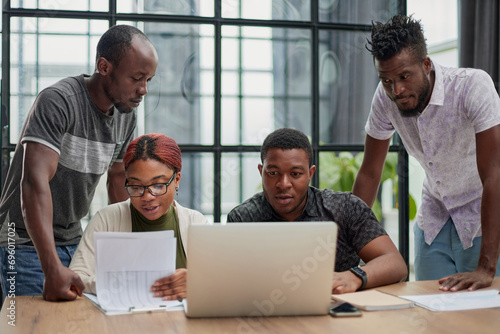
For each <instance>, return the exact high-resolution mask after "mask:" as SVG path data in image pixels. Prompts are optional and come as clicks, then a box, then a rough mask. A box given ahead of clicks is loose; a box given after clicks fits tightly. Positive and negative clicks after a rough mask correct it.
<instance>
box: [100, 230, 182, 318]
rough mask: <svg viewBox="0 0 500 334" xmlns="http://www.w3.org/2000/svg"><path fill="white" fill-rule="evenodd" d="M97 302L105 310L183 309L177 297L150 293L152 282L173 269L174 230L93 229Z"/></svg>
mask: <svg viewBox="0 0 500 334" xmlns="http://www.w3.org/2000/svg"><path fill="white" fill-rule="evenodd" d="M94 239H95V250H96V257H95V258H96V266H95V268H96V290H97V298H96V299H97V300H96V302H97V303H96V302H94V301H93V302H94V303H96V304H98V305H97V306H99V307H100V308H101V309H102V310H103V311H104V312H106V313H109V314H111V313H112V314H117V313H120V312H123V313H129V312H144V311H157V310H167V309H169V308H171V307H174V308H175V309H179V307H180V309H182V303H181V302H179V301H164V300H162V299H161V298H158V297H153V293H152V292H151V291H150V288H151V286H152V285H153V283H154V282H155V281H156V280H158V279H160V278H163V277H166V276H169V275H171V274H173V273H174V272H175V258H176V238H174V233H173V231H158V232H139V233H132V232H96V233H95V235H94Z"/></svg>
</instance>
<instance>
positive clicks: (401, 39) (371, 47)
mask: <svg viewBox="0 0 500 334" xmlns="http://www.w3.org/2000/svg"><path fill="white" fill-rule="evenodd" d="M365 47H366V49H367V50H368V51H370V52H371V54H372V55H373V57H374V58H376V59H377V60H388V59H390V58H392V57H394V56H395V55H397V54H399V53H400V52H401V51H403V50H408V51H409V52H410V54H411V55H412V56H413V57H414V58H415V61H423V60H424V59H425V57H427V45H426V42H425V37H424V33H423V29H422V25H421V24H420V21H418V20H414V19H413V18H412V16H405V15H399V14H398V15H395V16H394V17H392V18H391V19H390V20H389V21H387V23H385V24H384V23H381V22H376V23H374V22H373V21H372V34H371V41H370V40H368V42H367V44H366V45H365Z"/></svg>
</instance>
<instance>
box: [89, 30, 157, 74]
mask: <svg viewBox="0 0 500 334" xmlns="http://www.w3.org/2000/svg"><path fill="white" fill-rule="evenodd" d="M134 36H138V37H140V38H142V39H144V40H147V41H149V38H148V37H147V36H146V35H145V34H144V33H143V32H142V31H140V30H139V29H137V28H136V27H133V26H129V25H125V24H121V25H115V26H112V27H111V28H109V29H108V31H106V32H105V33H104V34H103V35H102V36H101V38H100V39H99V42H98V43H97V52H96V61H97V60H98V59H99V58H100V57H103V58H106V60H108V61H109V62H111V63H112V64H113V65H114V66H118V65H119V64H120V61H121V60H122V58H123V56H124V55H125V53H126V52H127V51H128V50H129V49H130V46H131V45H132V39H133V37H134Z"/></svg>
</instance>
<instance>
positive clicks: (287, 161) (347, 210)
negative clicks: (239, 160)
mask: <svg viewBox="0 0 500 334" xmlns="http://www.w3.org/2000/svg"><path fill="white" fill-rule="evenodd" d="M261 161H262V164H259V166H258V168H259V172H260V174H261V176H262V188H263V192H261V193H258V194H256V195H254V196H253V197H252V198H250V199H248V200H247V201H245V202H244V203H242V204H240V205H238V206H237V207H235V208H234V209H233V210H231V212H229V214H228V216H227V221H228V222H276V221H334V222H336V223H337V225H338V240H337V253H336V261H335V272H336V273H335V275H334V277H333V283H332V293H345V292H353V291H356V290H359V289H362V288H372V287H375V286H380V285H385V284H391V283H396V282H399V281H401V280H403V279H405V278H406V276H407V274H408V271H407V268H406V265H405V262H404V260H403V258H402V257H401V254H400V253H399V251H398V250H397V248H396V246H395V245H394V243H393V242H392V241H391V239H390V238H389V236H388V235H387V233H386V232H385V231H384V229H383V228H382V226H381V225H380V223H379V222H378V221H377V218H376V217H375V215H374V214H373V212H372V210H371V209H370V208H369V207H368V206H367V205H366V204H365V203H364V202H363V201H362V200H361V199H359V198H358V197H356V196H354V195H352V194H351V193H344V192H335V191H333V190H330V189H323V190H320V189H317V188H314V187H311V186H309V183H310V181H311V178H312V176H313V174H314V172H315V170H316V166H314V165H313V164H312V147H311V143H310V142H309V139H308V138H307V136H306V135H305V134H304V133H302V132H300V131H298V130H294V129H288V128H283V129H278V130H276V131H274V132H273V133H271V134H270V135H269V136H267V138H266V139H265V140H264V143H263V145H262V147H261ZM360 259H362V260H363V261H364V262H365V265H364V266H363V267H362V268H359V267H357V266H358V265H359V262H360Z"/></svg>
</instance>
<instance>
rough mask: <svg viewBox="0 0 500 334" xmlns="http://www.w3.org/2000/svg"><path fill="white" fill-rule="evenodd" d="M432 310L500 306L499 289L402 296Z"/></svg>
mask: <svg viewBox="0 0 500 334" xmlns="http://www.w3.org/2000/svg"><path fill="white" fill-rule="evenodd" d="M400 297H401V298H404V299H407V300H411V301H414V302H415V303H416V304H417V305H419V306H421V307H424V308H426V309H429V310H431V311H463V310H474V309H483V308H494V307H500V294H499V292H498V290H495V289H493V290H479V291H466V292H447V293H439V294H432V295H420V296H400Z"/></svg>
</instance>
